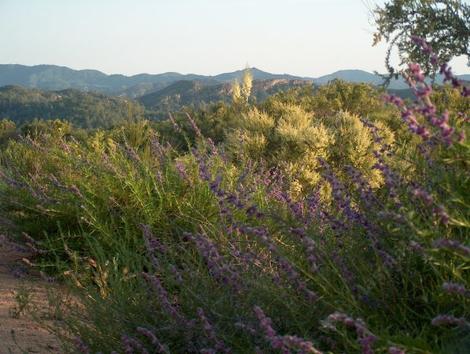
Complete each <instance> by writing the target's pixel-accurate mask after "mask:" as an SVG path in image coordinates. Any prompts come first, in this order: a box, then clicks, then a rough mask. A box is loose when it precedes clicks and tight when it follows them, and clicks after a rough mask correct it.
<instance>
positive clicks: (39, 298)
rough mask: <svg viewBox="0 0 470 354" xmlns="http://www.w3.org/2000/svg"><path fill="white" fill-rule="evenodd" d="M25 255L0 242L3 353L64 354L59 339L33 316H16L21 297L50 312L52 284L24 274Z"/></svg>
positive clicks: (0, 342)
mask: <svg viewBox="0 0 470 354" xmlns="http://www.w3.org/2000/svg"><path fill="white" fill-rule="evenodd" d="M25 256H26V254H25V253H22V252H20V251H19V250H18V249H17V248H15V247H14V246H13V245H11V244H9V243H7V242H0V354H10V353H13V354H17V353H18V354H24V353H40V354H42V353H54V354H55V353H61V350H60V346H59V343H58V341H57V339H56V338H55V337H54V336H53V335H51V334H50V333H49V332H48V331H47V330H45V329H44V328H41V327H40V326H39V325H38V324H37V323H36V322H35V321H34V320H33V319H32V318H31V316H29V315H27V314H20V315H19V316H17V315H15V309H18V301H17V300H16V298H17V296H18V295H19V296H21V295H24V296H25V297H27V298H30V299H29V301H28V303H29V304H30V306H33V308H35V309H36V308H37V309H38V310H39V312H40V313H43V312H47V310H48V301H47V291H46V289H47V287H50V286H51V284H49V283H47V282H46V281H44V280H42V279H40V278H38V277H34V276H32V275H30V274H28V273H27V272H25V267H23V266H22V265H21V259H22V258H23V257H25ZM28 294H29V295H28ZM25 297H23V298H25ZM12 333H14V335H13V334H12Z"/></svg>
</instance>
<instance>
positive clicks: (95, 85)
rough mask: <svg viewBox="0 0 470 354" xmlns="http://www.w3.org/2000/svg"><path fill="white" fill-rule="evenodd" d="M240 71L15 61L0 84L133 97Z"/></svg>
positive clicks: (222, 79)
mask: <svg viewBox="0 0 470 354" xmlns="http://www.w3.org/2000/svg"><path fill="white" fill-rule="evenodd" d="M251 70H252V73H253V77H254V80H279V79H281V80H303V81H305V82H313V83H315V84H319V85H321V84H325V83H327V82H329V81H331V80H334V79H342V80H345V81H350V82H364V83H368V84H373V85H380V84H381V82H382V79H381V78H380V76H378V75H375V74H373V73H369V72H367V71H363V70H341V71H337V72H335V73H332V74H329V75H325V76H321V77H318V78H311V77H299V76H294V75H289V74H272V73H268V72H265V71H262V70H259V69H257V68H252V69H251ZM242 73H243V70H238V71H234V72H230V73H222V74H219V75H215V76H205V75H197V74H180V73H176V72H167V73H162V74H138V75H133V76H125V75H120V74H113V75H107V74H105V73H102V72H100V71H98V70H74V69H70V68H68V67H64V66H56V65H36V66H25V65H18V64H0V86H6V85H19V86H24V87H28V88H38V89H42V90H64V89H69V88H73V89H78V90H82V91H96V92H100V93H105V94H109V95H118V96H127V97H130V98H136V97H140V96H143V95H145V94H148V93H153V92H156V91H158V90H161V89H164V88H166V87H168V86H170V85H171V84H174V83H175V82H177V81H182V80H189V81H198V82H200V83H201V84H202V85H204V86H210V85H220V84H224V83H228V82H232V81H234V80H235V79H237V78H240V77H241V75H242ZM460 77H461V78H462V79H465V80H470V75H461V76H460ZM389 88H390V89H406V88H407V86H406V84H405V83H404V82H403V80H395V81H393V82H392V83H391V85H390V87H389Z"/></svg>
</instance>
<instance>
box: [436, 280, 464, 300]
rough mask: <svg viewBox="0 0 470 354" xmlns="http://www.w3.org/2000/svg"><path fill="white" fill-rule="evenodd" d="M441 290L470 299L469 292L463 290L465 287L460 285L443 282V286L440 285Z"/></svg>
mask: <svg viewBox="0 0 470 354" xmlns="http://www.w3.org/2000/svg"><path fill="white" fill-rule="evenodd" d="M442 289H443V290H444V291H445V292H447V293H449V294H454V295H461V296H464V297H470V290H468V289H467V288H465V285H462V284H458V283H452V282H445V283H444V284H442Z"/></svg>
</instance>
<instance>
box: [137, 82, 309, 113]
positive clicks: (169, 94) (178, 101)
mask: <svg viewBox="0 0 470 354" xmlns="http://www.w3.org/2000/svg"><path fill="white" fill-rule="evenodd" d="M227 80H228V79H227ZM310 84H311V83H310V82H308V81H305V80H287V79H269V80H254V81H253V88H252V97H253V98H254V100H256V101H257V102H262V101H264V100H265V99H266V98H267V97H269V96H271V95H273V94H275V93H277V92H280V91H287V90H289V89H291V88H294V87H299V86H304V85H310ZM231 95H232V85H231V84H230V83H223V84H218V83H217V84H214V82H207V81H206V82H204V81H184V80H183V81H178V82H175V83H174V84H171V85H170V86H168V87H166V88H164V89H162V90H159V91H157V92H153V93H150V94H147V95H144V96H142V97H139V98H138V101H139V102H140V103H142V104H143V105H144V106H145V108H147V109H150V110H152V111H154V112H161V113H165V112H171V111H178V110H180V109H181V107H183V106H192V107H201V106H203V105H205V104H209V103H213V102H217V101H224V102H229V101H230V100H231Z"/></svg>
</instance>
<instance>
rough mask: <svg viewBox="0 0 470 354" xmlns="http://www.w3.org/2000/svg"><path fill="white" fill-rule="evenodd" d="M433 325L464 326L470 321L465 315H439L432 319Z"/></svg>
mask: <svg viewBox="0 0 470 354" xmlns="http://www.w3.org/2000/svg"><path fill="white" fill-rule="evenodd" d="M431 324H432V325H433V326H436V327H437V326H459V327H464V326H466V325H468V324H469V323H468V322H467V321H466V320H465V318H463V317H454V316H452V315H439V316H436V317H434V318H433V319H432V321H431Z"/></svg>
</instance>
